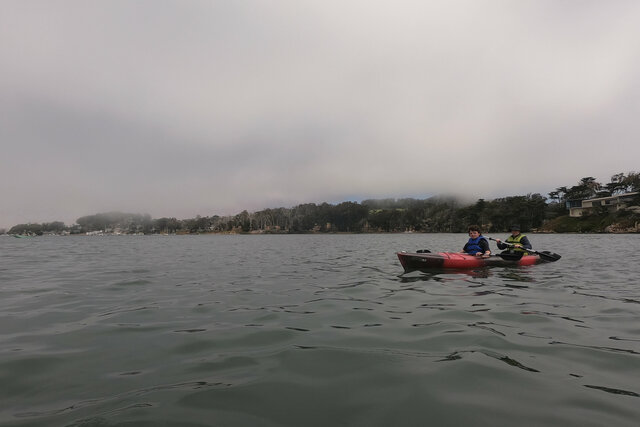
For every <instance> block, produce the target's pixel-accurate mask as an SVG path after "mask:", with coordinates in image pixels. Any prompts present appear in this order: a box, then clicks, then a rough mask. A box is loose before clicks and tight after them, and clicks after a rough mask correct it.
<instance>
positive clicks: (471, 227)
mask: <svg viewBox="0 0 640 427" xmlns="http://www.w3.org/2000/svg"><path fill="white" fill-rule="evenodd" d="M468 231H477V232H478V233H480V234H482V229H481V228H480V226H479V225H475V224H473V225H470V226H469V227H468Z"/></svg>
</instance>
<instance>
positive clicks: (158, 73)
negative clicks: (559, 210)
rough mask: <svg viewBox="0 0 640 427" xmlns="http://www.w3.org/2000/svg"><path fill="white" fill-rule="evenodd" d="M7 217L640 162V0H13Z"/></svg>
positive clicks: (466, 185) (201, 211) (226, 209)
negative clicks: (639, 141)
mask: <svg viewBox="0 0 640 427" xmlns="http://www.w3.org/2000/svg"><path fill="white" fill-rule="evenodd" d="M0 9H1V13H0V144H1V145H0V227H10V226H11V225H15V224H17V223H21V222H28V221H30V222H49V221H54V220H61V221H64V222H66V223H67V224H72V223H73V222H74V221H75V219H77V218H78V217H80V216H83V215H88V214H94V213H98V212H105V211H110V210H123V211H127V212H138V213H149V214H150V215H151V216H153V217H154V218H158V217H162V216H174V217H177V218H179V219H183V218H191V217H194V216H196V215H202V216H210V215H214V214H218V215H225V214H235V213H238V212H240V211H241V210H243V209H247V210H249V211H255V210H259V209H263V208H267V207H278V206H285V207H290V206H295V205H297V204H299V203H306V202H324V201H328V202H333V203H336V202H341V201H345V200H361V199H364V198H378V197H417V198H425V197H428V196H430V195H435V194H459V195H467V196H470V197H474V198H480V197H482V198H494V197H502V196H509V195H522V194H527V193H535V192H540V193H542V194H543V195H546V193H548V192H549V191H552V190H554V189H555V188H556V187H559V186H571V185H574V184H576V183H577V182H578V180H579V179H580V178H582V177H585V176H594V177H596V178H597V179H598V180H599V181H601V182H603V183H606V182H609V179H610V177H611V175H613V174H615V173H618V172H624V173H627V172H629V171H638V169H639V162H638V159H639V158H640V144H638V139H639V138H638V136H639V135H640V84H639V82H640V79H639V77H638V76H640V25H638V23H639V22H640V2H638V1H635V0H629V1H615V0H613V1H606V2H605V1H600V0H598V1H588V0H584V1H577V0H576V1H571V0H565V1H558V0H549V1H544V0H542V1H540V0H538V1H524V0H523V1H512V0H503V1H500V0H495V1H488V0H487V1H482V0H468V1H467V0H458V1H449V0H442V1H425V0H422V1H393V2H389V1H371V0H366V1H364V0H363V1H348V0H346V1H345V0H340V1H338V0H335V1H333V0H322V1H295V0H289V1H284V0H272V1H248V0H247V1H236V0H229V1H183V0H175V1H169V0H137V1H129V0H126V1H125V0H109V1H107V0H104V1H86V0H77V1H64V0H59V1H51V0H43V1H30V0H16V1H11V0H3V1H2V2H1V6H0Z"/></svg>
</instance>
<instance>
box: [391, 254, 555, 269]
mask: <svg viewBox="0 0 640 427" xmlns="http://www.w3.org/2000/svg"><path fill="white" fill-rule="evenodd" d="M397 255H398V259H399V260H400V264H402V267H403V268H404V271H405V273H407V272H409V271H415V270H433V269H445V268H448V269H469V268H481V267H492V266H501V267H509V266H523V265H534V264H538V263H540V262H545V261H548V260H547V259H545V257H544V256H543V257H541V256H540V255H538V254H534V255H524V256H521V255H519V254H497V255H491V256H490V257H489V258H481V257H476V256H473V255H468V254H461V253H457V252H435V253H431V252H398V253H397Z"/></svg>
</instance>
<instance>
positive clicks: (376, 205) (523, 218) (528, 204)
mask: <svg viewBox="0 0 640 427" xmlns="http://www.w3.org/2000/svg"><path fill="white" fill-rule="evenodd" d="M636 191H640V174H639V173H635V172H629V173H628V174H623V173H619V174H616V175H613V176H612V177H611V182H609V183H607V184H606V185H602V184H600V183H599V182H597V181H596V180H595V178H593V177H585V178H582V179H581V180H580V181H579V182H578V183H577V184H576V185H574V186H571V187H558V188H557V189H555V190H554V191H552V192H550V193H549V194H548V196H549V197H544V196H542V195H540V194H538V193H535V194H527V195H525V196H510V197H504V198H498V199H494V200H484V199H479V200H477V201H476V202H475V203H462V202H461V201H459V200H457V199H455V198H452V197H432V198H429V199H424V200H419V199H412V198H405V199H371V200H363V201H362V202H361V203H356V202H343V203H339V204H336V205H332V204H328V203H322V204H315V203H307V204H302V205H298V206H295V207H293V208H275V209H264V210H261V211H258V212H253V213H249V212H247V211H246V210H245V211H242V212H240V213H239V214H237V215H234V216H218V215H214V216H211V217H206V216H204V217H203V216H199V215H198V216H196V217H195V218H191V219H184V220H178V219H176V218H158V219H152V218H151V216H150V215H140V214H130V213H122V212H109V213H99V214H96V215H88V216H83V217H81V218H78V220H77V221H76V224H75V225H73V226H71V227H66V226H65V225H64V224H63V223H62V222H59V221H58V222H52V223H44V224H19V225H16V226H14V227H12V228H11V229H10V230H9V233H11V234H34V235H38V234H43V233H55V234H60V233H63V232H66V233H88V232H100V231H101V232H105V233H122V234H154V233H163V234H173V233H208V232H216V233H251V232H261V233H309V232H318V233H322V232H402V231H416V232H463V231H466V228H467V226H468V225H469V224H478V225H480V226H482V227H483V228H484V229H485V231H487V232H498V231H500V232H503V231H506V230H507V229H508V227H509V225H510V224H512V223H518V224H520V225H521V227H522V228H523V230H535V229H540V228H543V226H544V224H545V223H548V222H549V221H550V220H554V219H556V218H559V217H566V216H567V213H568V212H567V208H566V202H568V201H571V200H574V199H587V198H594V197H606V196H611V195H615V194H622V193H628V192H636ZM633 204H635V205H640V197H638V198H637V199H636V200H635V201H634V203H633ZM638 219H640V218H638Z"/></svg>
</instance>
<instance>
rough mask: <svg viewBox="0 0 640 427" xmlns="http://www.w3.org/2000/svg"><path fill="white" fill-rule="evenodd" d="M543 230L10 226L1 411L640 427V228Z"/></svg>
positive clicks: (295, 422)
mask: <svg viewBox="0 0 640 427" xmlns="http://www.w3.org/2000/svg"><path fill="white" fill-rule="evenodd" d="M493 237H501V238H505V237H506V235H500V236H498V235H496V236H493ZM530 238H531V240H532V243H533V244H534V247H535V248H536V249H538V250H550V251H552V252H557V253H560V254H562V255H563V258H562V259H561V260H560V261H558V262H556V263H548V264H541V265H537V266H532V267H523V268H491V269H485V270H478V271H475V272H469V273H468V274H464V273H456V272H452V273H443V272H439V273H434V274H424V273H417V272H416V273H410V274H407V275H403V274H402V267H401V266H400V264H399V262H398V260H397V258H396V256H395V252H396V251H399V250H415V249H421V248H425V249H431V250H432V251H436V250H456V251H457V250H459V249H460V248H461V246H462V245H463V244H464V242H465V240H466V239H467V236H466V235H461V234H402V235H397V234H396V235H386V234H385V235H292V236H221V235H213V236H112V237H88V236H83V237H39V238H32V239H14V238H10V237H2V236H0V384H1V386H0V425H3V426H5V425H6V426H118V425H121V426H122V425H128V426H134V425H135V426H163V425H164V426H391V425H394V426H415V425H433V426H460V425H475V426H512V425H519V426H541V425H545V426H603V425H608V426H636V425H637V424H638V420H639V419H640V279H639V277H640V236H638V235H530ZM492 248H493V249H495V244H493V243H492Z"/></svg>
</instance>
